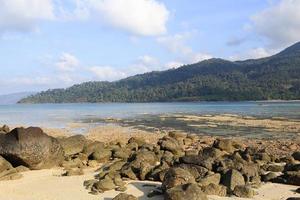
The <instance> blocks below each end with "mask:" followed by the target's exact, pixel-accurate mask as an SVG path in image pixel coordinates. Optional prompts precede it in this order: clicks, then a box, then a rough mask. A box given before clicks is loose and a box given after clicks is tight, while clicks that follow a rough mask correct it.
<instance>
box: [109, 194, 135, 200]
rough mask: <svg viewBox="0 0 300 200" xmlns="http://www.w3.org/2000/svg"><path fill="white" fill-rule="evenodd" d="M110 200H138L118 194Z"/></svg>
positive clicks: (127, 195)
mask: <svg viewBox="0 0 300 200" xmlns="http://www.w3.org/2000/svg"><path fill="white" fill-rule="evenodd" d="M112 200H138V198H136V197H135V196H133V195H130V194H125V193H120V194H118V195H117V196H115V197H114V198H113V199H112Z"/></svg>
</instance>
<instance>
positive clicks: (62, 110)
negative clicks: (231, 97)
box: [0, 102, 300, 128]
mask: <svg viewBox="0 0 300 200" xmlns="http://www.w3.org/2000/svg"><path fill="white" fill-rule="evenodd" d="M175 113H186V114H238V115H243V116H254V117H259V118H271V117H285V118H288V119H292V118H293V119H300V102H193V103H99V104H88V103H86V104H85V103H84V104H33V105H31V104H17V105H0V124H9V125H26V126H44V127H54V128H61V127H65V126H66V125H67V124H68V123H72V122H82V121H86V120H87V119H93V118H94V119H97V118H120V119H125V118H138V117H139V116H142V115H145V114H151V115H156V114H175Z"/></svg>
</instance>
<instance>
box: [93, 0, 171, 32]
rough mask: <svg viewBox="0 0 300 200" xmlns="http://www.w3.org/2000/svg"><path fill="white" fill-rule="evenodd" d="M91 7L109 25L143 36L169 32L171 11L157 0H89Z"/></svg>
mask: <svg viewBox="0 0 300 200" xmlns="http://www.w3.org/2000/svg"><path fill="white" fill-rule="evenodd" d="M89 3H90V5H91V8H92V9H93V10H94V11H96V12H97V13H98V15H97V16H99V17H100V20H101V21H102V22H104V23H106V24H107V25H110V26H113V27H115V28H119V29H123V30H126V31H129V32H130V33H133V34H137V35H143V36H156V35H160V34H164V33H166V32H167V28H166V23H167V21H168V18H169V11H168V10H167V8H166V7H165V5H164V4H163V3H161V2H159V1H156V0H89Z"/></svg>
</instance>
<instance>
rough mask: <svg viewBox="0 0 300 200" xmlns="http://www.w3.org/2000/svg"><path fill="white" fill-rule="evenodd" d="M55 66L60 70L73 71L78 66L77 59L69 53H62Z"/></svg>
mask: <svg viewBox="0 0 300 200" xmlns="http://www.w3.org/2000/svg"><path fill="white" fill-rule="evenodd" d="M55 66H56V67H57V68H58V69H59V70H60V71H65V72H68V71H69V72H70V71H74V70H75V69H76V68H77V67H78V66H79V60H78V59H77V58H76V57H75V56H74V55H72V54H70V53H62V55H61V56H60V58H59V60H58V62H57V63H55Z"/></svg>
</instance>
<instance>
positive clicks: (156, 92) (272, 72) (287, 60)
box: [19, 43, 300, 103]
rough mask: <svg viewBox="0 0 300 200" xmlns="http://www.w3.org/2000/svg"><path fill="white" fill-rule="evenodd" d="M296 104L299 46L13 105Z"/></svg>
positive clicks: (51, 94) (83, 86)
mask: <svg viewBox="0 0 300 200" xmlns="http://www.w3.org/2000/svg"><path fill="white" fill-rule="evenodd" d="M272 99H276V100H278V99H282V100H294V99H300V43H297V44H295V45H293V46H291V47H289V48H287V49H285V50H284V51H282V52H280V53H278V54H276V55H274V56H271V57H267V58H262V59H257V60H246V61H236V62H231V61H227V60H222V59H210V60H205V61H202V62H199V63H196V64H191V65H185V66H182V67H180V68H177V69H170V70H167V71H161V72H150V73H146V74H141V75H136V76H132V77H129V78H126V79H122V80H120V81H116V82H86V83H82V84H78V85H74V86H72V87H70V88H67V89H54V90H48V91H44V92H41V93H38V94H36V95H32V96H29V97H27V98H24V99H22V100H21V101H19V103H76V102H158V101H198V100H206V101H237V100H272Z"/></svg>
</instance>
